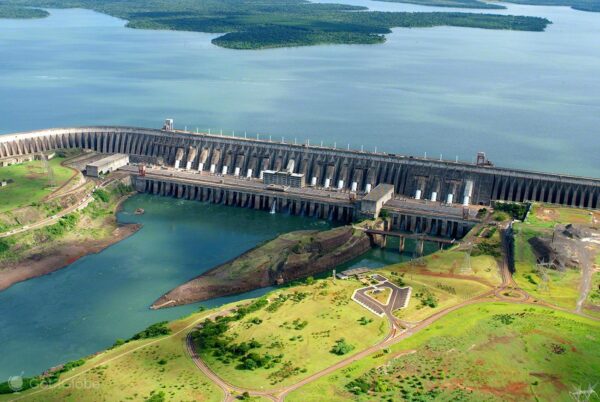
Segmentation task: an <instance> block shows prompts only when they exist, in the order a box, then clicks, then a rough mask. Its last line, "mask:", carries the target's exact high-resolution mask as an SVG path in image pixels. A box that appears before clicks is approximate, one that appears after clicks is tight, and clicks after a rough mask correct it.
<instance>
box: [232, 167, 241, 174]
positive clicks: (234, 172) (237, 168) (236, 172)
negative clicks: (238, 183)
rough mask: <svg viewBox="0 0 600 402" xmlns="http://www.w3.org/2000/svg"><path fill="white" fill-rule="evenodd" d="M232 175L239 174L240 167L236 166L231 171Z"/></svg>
mask: <svg viewBox="0 0 600 402" xmlns="http://www.w3.org/2000/svg"><path fill="white" fill-rule="evenodd" d="M233 175H234V176H239V175H240V168H239V167H236V168H235V170H234V171H233Z"/></svg>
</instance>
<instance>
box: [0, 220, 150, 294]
mask: <svg viewBox="0 0 600 402" xmlns="http://www.w3.org/2000/svg"><path fill="white" fill-rule="evenodd" d="M141 227H142V225H140V224H137V223H126V224H118V225H117V227H116V228H115V229H114V230H113V231H112V233H111V235H110V236H108V237H107V238H105V239H101V240H84V241H77V242H73V243H65V244H61V245H59V246H57V247H56V248H54V249H53V250H51V251H47V252H44V253H40V254H33V255H31V256H29V257H27V258H26V259H24V260H22V261H19V262H11V263H8V264H6V265H5V266H3V267H2V270H0V292H1V291H3V290H6V289H8V288H10V287H11V286H13V285H15V284H17V283H19V282H24V281H27V280H29V279H34V278H37V277H40V276H43V275H48V274H51V273H53V272H56V271H58V270H61V269H64V268H66V267H68V266H69V265H71V264H72V263H74V262H75V261H77V260H79V259H80V258H83V257H86V256H88V255H91V254H98V253H100V252H101V251H103V250H105V249H106V248H108V247H110V246H112V245H113V244H116V243H118V242H120V241H122V240H124V239H126V238H128V237H129V236H131V235H133V234H134V233H136V232H137V231H138V230H140V229H141Z"/></svg>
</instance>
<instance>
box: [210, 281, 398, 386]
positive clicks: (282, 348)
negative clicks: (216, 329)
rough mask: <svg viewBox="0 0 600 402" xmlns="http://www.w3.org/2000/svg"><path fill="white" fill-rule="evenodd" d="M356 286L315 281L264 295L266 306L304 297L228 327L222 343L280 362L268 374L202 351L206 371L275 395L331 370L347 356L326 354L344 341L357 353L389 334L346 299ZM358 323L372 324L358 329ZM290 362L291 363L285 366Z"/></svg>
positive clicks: (379, 322)
mask: <svg viewBox="0 0 600 402" xmlns="http://www.w3.org/2000/svg"><path fill="white" fill-rule="evenodd" d="M361 286H362V285H361V284H360V283H359V282H358V281H354V280H348V281H342V280H337V281H335V282H334V281H331V280H330V279H326V280H318V281H316V282H315V283H314V284H313V285H305V286H295V287H293V288H289V289H285V290H281V291H277V292H274V293H271V294H269V295H268V299H269V300H270V301H271V303H270V305H273V302H274V301H275V300H276V298H277V297H278V295H279V294H283V295H286V294H292V293H294V292H298V293H305V294H306V297H305V298H304V299H303V300H300V301H294V300H291V299H288V300H287V301H285V302H284V303H282V304H280V306H279V308H277V309H276V310H275V311H270V310H273V309H272V308H269V307H266V308H263V309H261V310H259V311H257V312H255V313H252V314H249V315H248V316H246V317H244V318H243V319H242V320H240V321H236V322H233V323H231V324H230V327H229V330H228V331H227V332H226V333H225V337H226V338H227V339H228V341H229V343H230V344H231V343H235V344H240V343H242V342H246V343H248V342H250V341H252V340H255V341H257V342H259V343H260V344H261V345H262V346H260V347H258V348H256V349H252V352H254V353H257V354H259V355H265V354H270V355H274V356H276V355H280V354H282V355H283V356H282V357H281V358H280V360H281V362H280V363H277V364H275V365H274V366H273V367H271V368H264V367H259V368H256V369H254V370H249V369H240V368H236V366H238V365H239V363H240V362H239V361H238V360H237V359H233V360H231V361H230V362H229V363H224V362H223V361H222V359H219V358H218V357H216V356H214V355H213V353H211V352H208V351H207V350H200V351H199V352H200V353H201V356H202V358H203V360H204V361H206V362H207V363H208V364H209V366H210V367H211V368H212V369H213V370H214V371H215V372H216V373H217V374H218V375H219V376H221V378H223V379H224V380H226V381H227V382H229V383H231V384H234V385H238V386H243V387H247V388H251V389H273V388H279V387H282V386H285V385H289V384H293V383H295V382H297V381H299V380H301V379H302V378H304V377H307V376H309V375H310V374H313V373H315V372H317V371H319V370H322V369H324V368H326V367H328V366H330V365H333V364H335V363H336V362H338V361H340V360H341V359H343V358H345V357H347V356H339V355H336V354H333V353H331V352H330V350H331V349H332V347H333V345H334V344H335V342H336V341H337V340H338V339H340V338H344V339H345V340H346V341H347V342H348V343H349V344H351V345H352V346H354V349H353V351H352V352H351V353H349V354H348V355H350V354H352V353H356V352H359V351H361V350H363V349H366V348H367V347H369V346H372V345H374V344H375V343H377V341H379V340H381V339H383V337H384V336H385V335H386V334H387V333H388V331H389V326H388V323H387V322H386V320H384V319H382V318H379V317H377V316H375V315H373V314H372V313H370V312H369V311H368V310H366V309H365V308H364V307H361V306H360V305H359V304H357V303H355V302H353V301H352V300H351V299H350V298H351V296H352V292H353V291H354V289H356V288H358V287H361ZM361 317H367V318H372V321H371V322H369V323H368V324H366V325H361V324H360V322H359V320H360V319H361ZM287 362H290V363H287Z"/></svg>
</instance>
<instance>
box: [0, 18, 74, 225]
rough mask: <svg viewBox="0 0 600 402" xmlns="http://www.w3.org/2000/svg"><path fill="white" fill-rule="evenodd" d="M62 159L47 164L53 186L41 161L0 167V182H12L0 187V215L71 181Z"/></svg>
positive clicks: (71, 174) (72, 173) (36, 200)
mask: <svg viewBox="0 0 600 402" xmlns="http://www.w3.org/2000/svg"><path fill="white" fill-rule="evenodd" d="M0 10H1V7H0ZM64 159H65V158H60V157H56V158H53V159H51V160H50V161H49V163H48V164H49V167H50V168H51V169H52V172H53V176H54V183H53V184H54V185H53V186H50V183H49V181H48V174H47V172H45V171H44V168H43V166H42V162H41V161H31V162H25V163H20V164H17V165H11V166H5V167H0V180H13V183H9V184H8V185H7V186H6V187H0V213H2V212H6V211H10V210H12V209H15V208H19V207H23V206H26V205H30V204H34V203H37V202H39V201H41V200H42V198H44V197H45V196H47V195H49V194H50V193H51V192H52V191H53V190H55V189H56V188H57V187H60V186H62V185H63V184H64V183H66V182H67V181H68V180H69V179H71V178H72V177H73V176H74V175H75V174H76V172H75V171H73V170H72V169H69V168H67V167H64V166H61V162H62V161H64Z"/></svg>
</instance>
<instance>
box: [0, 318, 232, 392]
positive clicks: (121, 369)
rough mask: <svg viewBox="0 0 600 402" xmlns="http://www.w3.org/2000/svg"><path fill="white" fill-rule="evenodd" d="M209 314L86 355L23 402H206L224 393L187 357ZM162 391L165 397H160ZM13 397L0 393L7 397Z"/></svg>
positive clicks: (38, 388)
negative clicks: (190, 339)
mask: <svg viewBox="0 0 600 402" xmlns="http://www.w3.org/2000/svg"><path fill="white" fill-rule="evenodd" d="M206 315H208V312H203V313H198V314H194V315H191V316H189V317H187V318H184V319H181V320H178V321H174V322H172V323H170V324H169V325H168V328H169V329H170V334H168V335H166V336H159V337H150V338H148V339H140V340H135V341H131V342H128V343H126V344H124V345H121V346H118V347H115V348H114V349H110V350H107V351H105V352H102V353H99V354H98V355H95V356H91V357H89V358H87V359H85V362H84V363H83V365H81V366H79V367H76V368H74V369H72V370H70V371H68V372H67V373H65V374H62V375H61V376H60V378H59V382H57V383H55V384H54V385H52V386H50V387H48V386H46V385H43V386H40V387H36V389H32V390H29V391H27V392H24V393H21V395H19V396H20V397H24V398H23V399H22V400H23V401H39V402H54V401H56V402H58V401H71V402H78V401H127V400H132V401H146V400H150V398H151V397H152V396H154V395H156V396H155V398H156V399H154V400H153V401H157V402H158V401H163V400H169V401H206V402H212V401H214V402H217V401H221V400H222V398H223V397H222V393H221V391H220V390H219V388H218V387H217V386H216V385H214V384H213V383H212V382H211V381H209V379H208V378H207V377H205V376H204V375H203V374H202V373H201V372H200V371H199V370H198V368H197V367H196V366H195V364H194V363H193V361H192V360H191V359H190V358H189V357H188V355H187V353H186V350H185V337H186V335H187V333H188V332H189V330H190V329H191V328H192V327H193V326H194V325H195V324H197V323H198V322H200V321H201V320H202V319H203V317H205V316H206ZM160 395H163V398H162V399H161V398H160ZM12 398H14V395H0V401H8V400H11V399H12Z"/></svg>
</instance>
